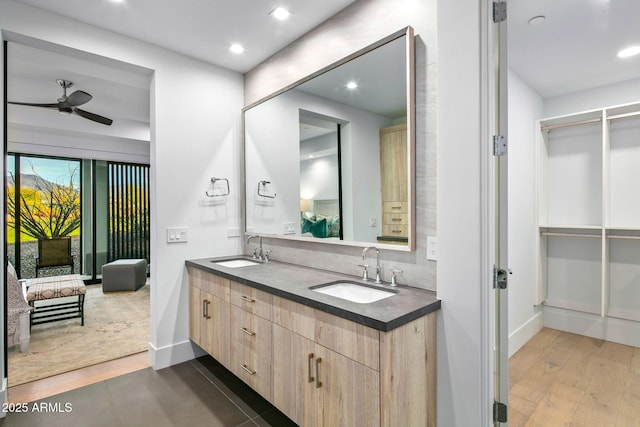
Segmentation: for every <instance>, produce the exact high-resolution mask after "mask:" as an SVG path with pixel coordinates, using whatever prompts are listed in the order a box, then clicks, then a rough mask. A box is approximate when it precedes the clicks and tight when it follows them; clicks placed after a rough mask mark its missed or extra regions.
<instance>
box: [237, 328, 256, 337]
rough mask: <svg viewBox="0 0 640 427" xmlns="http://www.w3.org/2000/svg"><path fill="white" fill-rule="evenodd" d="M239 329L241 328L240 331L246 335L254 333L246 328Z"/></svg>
mask: <svg viewBox="0 0 640 427" xmlns="http://www.w3.org/2000/svg"><path fill="white" fill-rule="evenodd" d="M240 329H241V330H242V332H244V333H245V334H247V335H251V336H254V335H255V334H256V333H255V332H252V331H250V330H248V329H247V328H240Z"/></svg>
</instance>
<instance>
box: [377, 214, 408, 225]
mask: <svg viewBox="0 0 640 427" xmlns="http://www.w3.org/2000/svg"><path fill="white" fill-rule="evenodd" d="M382 224H384V225H407V224H409V214H401V213H383V214H382Z"/></svg>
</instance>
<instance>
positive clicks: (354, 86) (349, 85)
mask: <svg viewBox="0 0 640 427" xmlns="http://www.w3.org/2000/svg"><path fill="white" fill-rule="evenodd" d="M357 87H358V83H356V82H349V83H347V89H355V88H357Z"/></svg>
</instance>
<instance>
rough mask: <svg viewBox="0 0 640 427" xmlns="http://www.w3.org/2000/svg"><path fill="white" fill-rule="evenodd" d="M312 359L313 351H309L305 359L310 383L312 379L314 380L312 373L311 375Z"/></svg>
mask: <svg viewBox="0 0 640 427" xmlns="http://www.w3.org/2000/svg"><path fill="white" fill-rule="evenodd" d="M312 360H313V353H309V359H308V360H307V362H308V365H307V366H308V370H309V382H310V383H312V382H313V380H315V378H313V375H311V369H312V368H311V361H312Z"/></svg>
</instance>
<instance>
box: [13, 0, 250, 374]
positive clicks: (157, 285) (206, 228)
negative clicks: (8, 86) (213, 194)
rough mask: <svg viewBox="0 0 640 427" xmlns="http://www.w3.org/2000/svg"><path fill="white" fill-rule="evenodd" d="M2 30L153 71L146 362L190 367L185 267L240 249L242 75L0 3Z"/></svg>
mask: <svg viewBox="0 0 640 427" xmlns="http://www.w3.org/2000/svg"><path fill="white" fill-rule="evenodd" d="M0 28H2V32H3V37H5V38H6V37H11V34H12V33H16V34H20V35H24V36H27V37H31V38H35V39H40V40H45V41H50V42H53V43H58V44H60V45H63V46H68V47H72V48H75V49H78V50H82V51H86V52H89V53H93V54H96V55H103V56H106V57H109V58H115V59H117V60H120V61H123V62H126V63H130V64H134V65H138V66H141V67H145V68H148V69H151V70H154V75H153V80H152V83H151V98H152V99H151V110H152V111H151V128H152V131H151V155H150V160H151V197H152V199H151V205H152V206H151V225H152V234H151V247H152V254H151V331H150V333H151V341H150V344H149V349H150V357H151V362H152V364H153V366H154V368H162V367H165V366H169V365H171V364H174V363H178V362H181V361H184V360H188V359H190V358H192V357H193V356H194V350H193V348H192V344H191V343H190V341H189V340H188V290H187V278H186V271H185V266H184V261H185V260H186V259H191V258H200V257H207V256H215V255H223V254H229V253H238V252H239V251H240V249H241V245H240V241H239V239H238V238H231V239H229V238H227V237H226V234H227V233H226V229H227V228H228V227H239V226H240V212H239V206H240V199H239V198H240V194H241V190H240V188H239V185H240V182H241V179H240V174H239V170H240V168H239V164H240V149H239V147H240V145H239V141H240V117H241V115H240V110H241V108H242V76H241V75H240V74H238V73H234V72H230V71H227V70H224V69H221V68H219V67H216V66H212V65H210V64H206V63H203V62H200V61H197V60H194V59H191V58H188V57H185V56H182V55H179V54H176V53H175V52H171V51H168V50H165V49H161V48H158V47H155V46H152V45H149V44H146V43H142V42H139V41H136V40H133V39H130V38H127V37H124V36H119V35H116V34H113V33H110V32H107V31H104V30H101V29H98V28H96V27H92V26H89V25H84V24H82V23H79V22H77V21H74V20H70V19H65V18H63V17H60V16H58V15H53V14H49V13H46V12H43V11H41V10H39V9H35V8H31V7H27V6H24V5H22V4H18V3H15V2H13V1H10V0H3V1H2V3H0ZM203 95H205V96H203ZM207 95H208V96H207ZM212 176H215V177H225V178H228V179H229V181H230V185H231V189H232V192H231V196H229V197H227V198H226V199H225V200H223V201H222V203H217V204H213V203H211V202H210V200H209V199H207V198H206V197H205V196H204V193H205V190H207V188H208V185H209V180H210V178H211V177H212ZM170 226H187V227H189V237H190V240H189V242H188V243H184V244H167V243H165V242H166V228H167V227H170Z"/></svg>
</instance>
